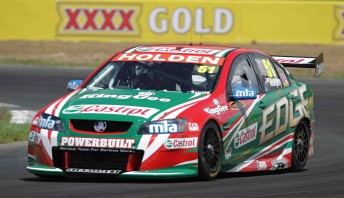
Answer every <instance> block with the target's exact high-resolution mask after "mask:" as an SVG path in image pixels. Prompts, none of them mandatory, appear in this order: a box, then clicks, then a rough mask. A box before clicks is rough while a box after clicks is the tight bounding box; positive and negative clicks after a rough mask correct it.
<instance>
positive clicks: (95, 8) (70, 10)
mask: <svg viewBox="0 0 344 198" xmlns="http://www.w3.org/2000/svg"><path fill="white" fill-rule="evenodd" d="M139 11H140V6H138V5H136V6H135V5H126V4H123V5H122V4H111V3H109V4H107V3H96V4H93V3H63V2H61V3H58V14H59V17H60V21H59V23H58V27H57V34H58V35H88V36H106V35H108V36H113V35H125V36H130V35H133V36H137V35H139V25H138V15H139Z"/></svg>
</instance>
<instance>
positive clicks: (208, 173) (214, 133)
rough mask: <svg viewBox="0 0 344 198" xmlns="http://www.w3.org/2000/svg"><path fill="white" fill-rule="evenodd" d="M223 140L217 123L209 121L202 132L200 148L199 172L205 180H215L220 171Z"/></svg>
mask: <svg viewBox="0 0 344 198" xmlns="http://www.w3.org/2000/svg"><path fill="white" fill-rule="evenodd" d="M221 159H222V141H221V136H220V133H219V129H218V127H217V125H216V124H215V123H213V122H209V123H207V124H206V125H205V126H204V128H203V130H202V133H201V137H200V143H199V148H198V173H199V177H200V178H201V179H203V180H213V179H214V178H215V177H216V176H217V174H218V173H219V171H220V168H221Z"/></svg>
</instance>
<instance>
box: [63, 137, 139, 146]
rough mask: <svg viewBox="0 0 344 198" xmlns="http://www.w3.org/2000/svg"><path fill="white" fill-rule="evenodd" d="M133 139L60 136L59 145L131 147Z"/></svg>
mask: <svg viewBox="0 0 344 198" xmlns="http://www.w3.org/2000/svg"><path fill="white" fill-rule="evenodd" d="M134 143H135V140H133V139H110V138H82V137H62V138H61V146H71V147H94V148H127V149H131V148H133V146H134Z"/></svg>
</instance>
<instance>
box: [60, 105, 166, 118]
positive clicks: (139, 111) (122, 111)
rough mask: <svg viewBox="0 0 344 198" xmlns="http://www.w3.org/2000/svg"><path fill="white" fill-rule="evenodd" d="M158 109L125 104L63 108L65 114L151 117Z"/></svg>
mask: <svg viewBox="0 0 344 198" xmlns="http://www.w3.org/2000/svg"><path fill="white" fill-rule="evenodd" d="M158 111H159V110H158V109H155V108H148V107H136V106H125V105H72V106H69V107H67V108H66V109H64V110H63V113H64V114H116V115H128V116H138V117H144V118H149V117H150V116H152V115H153V114H155V113H156V112H158Z"/></svg>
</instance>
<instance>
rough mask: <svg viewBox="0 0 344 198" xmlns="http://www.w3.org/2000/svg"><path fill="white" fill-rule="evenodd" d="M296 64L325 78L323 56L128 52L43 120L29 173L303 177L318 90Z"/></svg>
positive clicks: (37, 121) (36, 124) (168, 48)
mask: <svg viewBox="0 0 344 198" xmlns="http://www.w3.org/2000/svg"><path fill="white" fill-rule="evenodd" d="M287 66H295V67H308V68H315V70H316V75H320V74H321V73H322V72H323V68H324V67H323V56H322V54H320V55H319V56H318V57H316V58H313V57H287V56H269V55H267V54H265V53H263V52H261V51H258V50H253V49H240V48H233V47H224V46H211V45H167V44H166V45H148V46H137V47H134V48H130V49H127V50H124V51H122V52H120V53H118V54H115V55H114V56H112V57H110V58H109V59H108V60H107V61H106V62H105V63H104V64H102V65H101V66H99V67H98V68H97V69H96V70H95V71H94V72H93V73H92V74H91V75H90V76H89V77H88V78H87V79H85V80H84V81H83V80H72V81H70V82H69V83H68V86H67V88H68V90H69V91H70V92H69V93H68V94H67V95H65V96H63V97H61V98H59V99H57V100H55V101H54V102H52V103H51V104H49V105H48V106H47V107H45V108H43V109H42V110H41V111H39V112H38V113H37V115H36V116H35V117H34V118H33V121H32V126H31V130H30V133H29V141H28V160H29V163H28V166H27V170H28V171H29V172H31V173H33V174H35V175H37V176H41V177H44V176H68V175H112V176H114V177H118V178H182V177H195V176H199V177H200V178H202V179H205V180H211V179H214V178H215V177H216V176H217V175H218V173H220V172H246V171H267V170H277V169H287V168H288V169H291V170H293V171H300V170H302V169H303V168H304V166H305V165H306V162H307V160H308V158H309V157H310V156H311V155H312V153H313V139H314V103H313V93H312V91H311V88H310V86H309V85H308V84H304V83H302V82H298V81H296V80H295V79H294V78H293V76H292V75H291V74H290V73H289V72H288V71H287V70H286V69H285V67H287Z"/></svg>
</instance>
